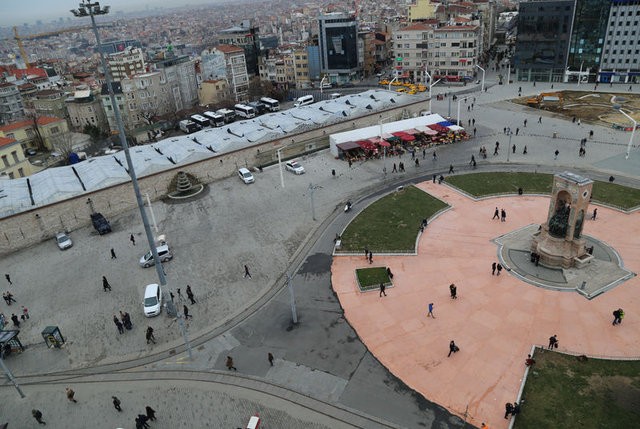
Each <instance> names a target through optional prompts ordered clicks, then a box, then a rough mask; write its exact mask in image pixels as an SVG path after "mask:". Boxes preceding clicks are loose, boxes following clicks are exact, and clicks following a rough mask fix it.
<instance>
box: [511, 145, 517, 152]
mask: <svg viewBox="0 0 640 429" xmlns="http://www.w3.org/2000/svg"><path fill="white" fill-rule="evenodd" d="M511 153H516V144H515V143H514V144H513V146H511Z"/></svg>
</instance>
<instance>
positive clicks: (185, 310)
mask: <svg viewBox="0 0 640 429" xmlns="http://www.w3.org/2000/svg"><path fill="white" fill-rule="evenodd" d="M182 312H183V313H184V320H189V319H193V316H192V315H190V314H189V308H188V307H187V306H186V305H183V306H182Z"/></svg>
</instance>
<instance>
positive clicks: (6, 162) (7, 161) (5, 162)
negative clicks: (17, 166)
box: [2, 155, 9, 167]
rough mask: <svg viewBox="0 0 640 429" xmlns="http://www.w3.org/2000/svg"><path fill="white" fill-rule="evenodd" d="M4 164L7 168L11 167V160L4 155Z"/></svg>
mask: <svg viewBox="0 0 640 429" xmlns="http://www.w3.org/2000/svg"><path fill="white" fill-rule="evenodd" d="M2 163H3V164H4V166H5V167H8V166H9V160H8V159H7V155H2Z"/></svg>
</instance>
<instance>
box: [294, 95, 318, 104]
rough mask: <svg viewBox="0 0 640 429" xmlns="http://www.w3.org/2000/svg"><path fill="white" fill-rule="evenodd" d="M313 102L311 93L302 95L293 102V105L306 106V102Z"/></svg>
mask: <svg viewBox="0 0 640 429" xmlns="http://www.w3.org/2000/svg"><path fill="white" fill-rule="evenodd" d="M313 102H314V99H313V95H303V96H302V97H300V98H298V99H297V100H296V102H295V103H293V106H294V107H300V106H306V105H307V104H311V103H313Z"/></svg>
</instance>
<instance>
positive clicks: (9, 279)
mask: <svg viewBox="0 0 640 429" xmlns="http://www.w3.org/2000/svg"><path fill="white" fill-rule="evenodd" d="M4 278H5V279H7V281H8V282H9V286H13V282H12V281H11V276H10V275H9V274H5V275H4Z"/></svg>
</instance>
